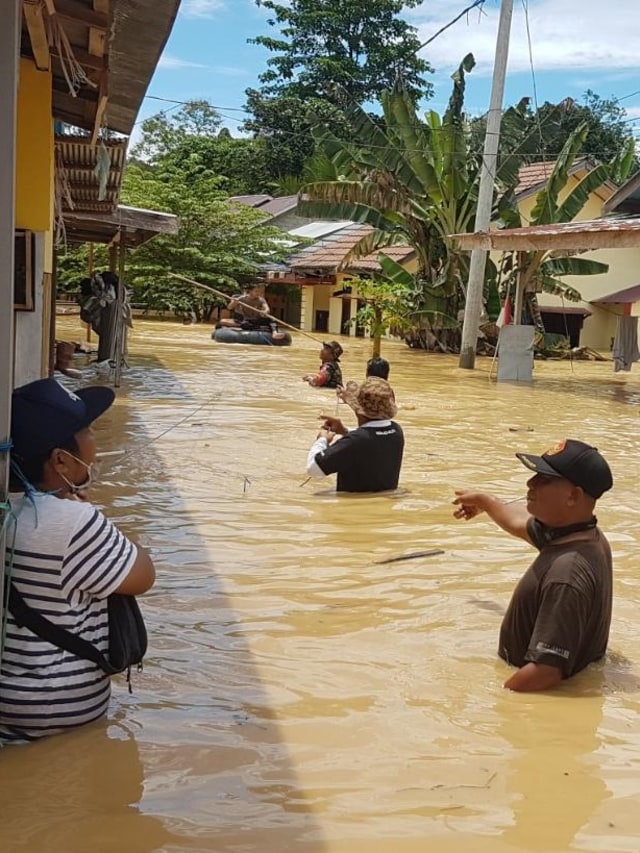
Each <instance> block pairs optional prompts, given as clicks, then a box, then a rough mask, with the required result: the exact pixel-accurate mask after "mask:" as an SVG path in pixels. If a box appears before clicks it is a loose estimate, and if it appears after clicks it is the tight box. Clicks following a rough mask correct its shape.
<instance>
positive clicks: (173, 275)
mask: <svg viewBox="0 0 640 853" xmlns="http://www.w3.org/2000/svg"><path fill="white" fill-rule="evenodd" d="M169 275H170V276H171V278H178V279H180V281H185V282H186V283H187V284H192V285H193V286H194V287H200V288H202V290H208V291H209V293H213V294H214V296H220V297H222V299H226V300H228V299H229V294H228V293H223V292H222V291H221V290H216V289H215V287H210V286H209V285H208V284H202V283H201V282H199V281H195V280H194V279H192V278H187V276H186V275H178V273H175V272H170V273H169ZM244 307H245V308H249V309H250V310H251V311H255V313H256V314H259V315H260V316H261V317H268V318H269V319H270V320H273V322H274V323H278V325H279V326H284V327H285V328H286V329H291V330H292V331H293V332H299V333H300V334H301V335H304V336H305V337H307V338H311V340H312V341H315V342H316V343H317V344H324V341H323V340H322V339H321V338H316V337H315V335H310V334H309V333H308V332H304V331H303V330H302V329H299V328H298V327H297V326H292V325H291V324H290V323H285V322H284V320H278V318H277V317H274V316H273V315H272V314H268V313H267V312H266V311H261V310H260V309H259V308H254V307H253V305H246V304H245V306H244Z"/></svg>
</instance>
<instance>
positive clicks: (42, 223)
mask: <svg viewBox="0 0 640 853" xmlns="http://www.w3.org/2000/svg"><path fill="white" fill-rule="evenodd" d="M53 154H54V148H53V119H52V116H51V73H50V72H48V71H38V70H37V69H36V67H35V65H34V64H33V63H32V62H31V61H30V60H28V59H21V60H20V80H19V84H18V121H17V133H16V228H25V229H27V230H29V231H49V230H50V229H51V210H52V201H53Z"/></svg>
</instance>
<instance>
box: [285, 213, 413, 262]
mask: <svg viewBox="0 0 640 853" xmlns="http://www.w3.org/2000/svg"><path fill="white" fill-rule="evenodd" d="M372 232H373V228H371V227H370V226H369V225H358V224H356V223H354V222H351V223H349V224H348V225H347V226H346V227H344V228H342V229H340V230H339V231H336V232H335V233H334V234H330V235H329V236H327V237H325V238H324V239H322V240H320V241H319V242H318V243H315V244H314V245H312V246H305V248H303V249H301V250H300V251H299V252H297V253H296V254H295V255H293V257H291V258H290V259H289V262H288V264H289V267H290V268H291V269H293V270H325V271H331V272H338V270H340V269H344V268H345V267H344V262H345V259H346V258H347V256H348V255H349V253H350V252H352V251H353V249H354V247H355V245H356V244H357V243H358V242H359V241H360V240H361V239H362V238H363V237H365V236H366V235H367V234H371V233H372ZM382 253H384V254H385V255H389V256H390V257H393V258H395V259H396V260H398V261H400V260H404V259H405V258H408V257H410V256H411V255H413V254H414V249H413V247H411V246H389V247H387V248H384V249H379V250H377V251H375V252H372V253H371V254H369V255H365V256H364V257H360V258H355V259H353V260H352V261H351V262H350V263H349V265H348V269H350V270H354V271H357V270H362V271H371V272H374V271H376V270H379V269H380V265H379V263H378V257H379V255H380V254H382Z"/></svg>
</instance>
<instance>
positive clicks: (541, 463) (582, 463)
mask: <svg viewBox="0 0 640 853" xmlns="http://www.w3.org/2000/svg"><path fill="white" fill-rule="evenodd" d="M516 456H517V457H518V459H519V460H520V461H521V462H522V464H523V465H526V467H527V468H529V470H530V471H536V472H537V473H538V474H545V475H546V476H548V477H564V479H565V480H569V482H570V483H573V485H574V486H580V488H581V489H583V490H584V491H585V492H586V493H587V494H588V495H591V497H592V498H595V499H596V500H597V499H598V498H599V497H601V495H603V494H604V493H605V492H608V491H609V489H610V488H611V487H612V486H613V476H612V474H611V468H609V465H608V464H607V462H606V460H605V459H604V457H603V456H601V455H600V453H598V450H597V448H595V447H591V445H590V444H585V443H584V441H577V440H576V439H574V438H567V439H565V440H564V441H561V442H560V444H558V445H557V447H554V448H552V449H551V450H547V452H546V453H543V454H542V456H532V455H531V454H530V453H516Z"/></svg>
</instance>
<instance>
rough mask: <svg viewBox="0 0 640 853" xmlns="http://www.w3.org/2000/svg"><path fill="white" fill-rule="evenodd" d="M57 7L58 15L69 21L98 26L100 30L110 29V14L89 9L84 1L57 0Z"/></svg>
mask: <svg viewBox="0 0 640 853" xmlns="http://www.w3.org/2000/svg"><path fill="white" fill-rule="evenodd" d="M55 7H56V12H57V13H58V15H59V16H60V17H61V18H66V20H68V21H74V22H75V23H80V24H87V26H89V27H96V28H97V29H99V30H108V29H109V16H108V15H105V14H104V13H103V12H96V11H95V10H94V9H89V8H88V7H87V6H85V5H84V4H83V3H79V2H78V0H55Z"/></svg>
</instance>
